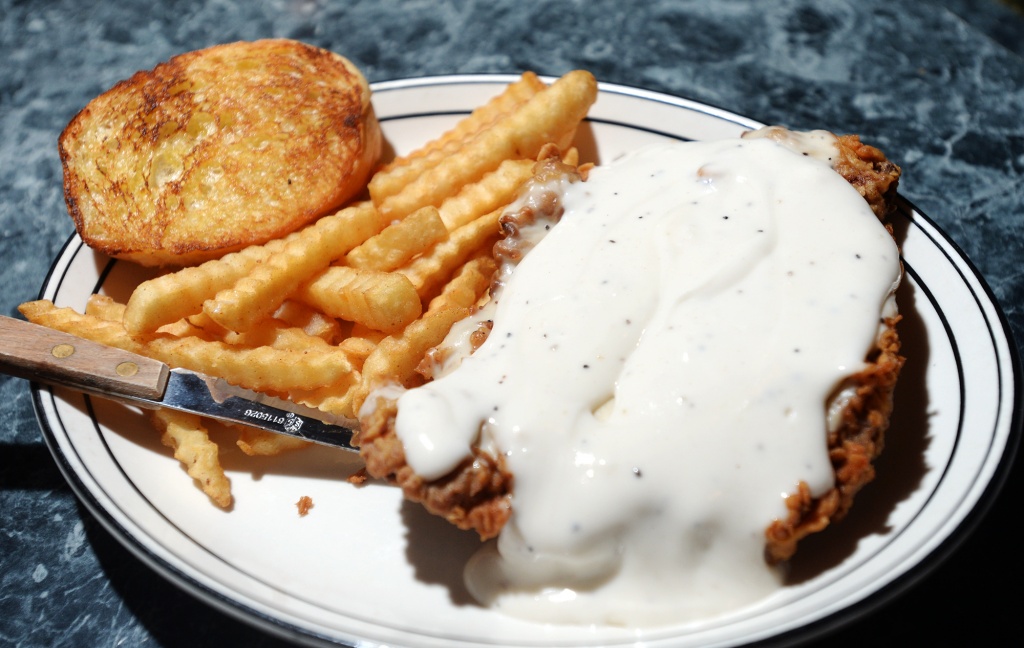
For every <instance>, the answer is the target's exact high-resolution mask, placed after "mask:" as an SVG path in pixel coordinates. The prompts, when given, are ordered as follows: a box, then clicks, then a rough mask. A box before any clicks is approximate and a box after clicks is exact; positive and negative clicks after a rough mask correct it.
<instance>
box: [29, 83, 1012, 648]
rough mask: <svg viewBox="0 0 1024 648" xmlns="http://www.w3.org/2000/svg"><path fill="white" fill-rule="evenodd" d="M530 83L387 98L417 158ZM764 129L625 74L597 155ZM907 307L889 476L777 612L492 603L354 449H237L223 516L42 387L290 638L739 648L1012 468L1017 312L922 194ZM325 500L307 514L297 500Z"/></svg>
mask: <svg viewBox="0 0 1024 648" xmlns="http://www.w3.org/2000/svg"><path fill="white" fill-rule="evenodd" d="M510 80H511V77H494V76H488V77H461V76H460V77H440V78H427V79H419V80H409V81H397V82H390V83H382V84H378V85H376V86H375V94H374V103H375V107H376V110H377V114H378V115H379V117H380V119H381V122H382V124H383V127H384V130H385V134H386V136H387V138H388V140H389V141H390V142H391V144H392V145H393V146H394V148H395V149H396V150H397V151H398V152H400V153H401V152H405V151H407V150H409V149H411V148H413V147H415V146H417V145H419V144H421V143H423V142H424V141H425V140H426V139H429V138H431V137H433V136H435V135H437V134H439V133H440V132H442V131H443V130H444V129H446V128H447V127H449V126H450V125H452V124H453V123H454V122H455V121H456V120H457V119H458V118H459V117H461V116H462V115H464V114H466V113H467V112H468V111H469V110H470V109H472V108H473V107H475V106H478V105H480V104H482V103H483V102H484V101H486V100H487V99H488V98H489V97H491V96H493V95H494V94H496V93H497V92H499V91H500V89H501V88H502V87H503V86H504V85H505V84H506V83H508V82H509V81H510ZM756 126H759V124H757V123H755V122H753V121H751V120H749V119H745V118H743V117H739V116H736V115H733V114H730V113H727V112H725V111H722V110H719V109H715V108H711V107H708V106H705V105H700V104H697V103H694V102H690V101H685V100H681V99H677V98H674V97H668V96H664V95H659V94H655V93H651V92H645V91H641V90H635V89H631V88H624V87H618V86H609V85H604V86H602V88H601V94H600V98H599V100H598V102H597V104H596V105H595V106H594V108H593V110H592V111H591V114H590V118H589V121H588V124H587V125H586V127H585V128H584V129H583V132H581V138H580V141H581V142H582V144H581V149H582V151H583V154H584V156H585V158H587V159H599V160H603V161H607V160H610V159H612V158H614V157H616V156H617V155H619V154H620V153H623V152H625V151H627V150H630V149H633V148H635V147H637V146H640V145H642V144H644V143H647V142H653V141H657V140H663V139H665V138H670V139H671V138H675V139H707V138H714V137H729V136H736V135H738V134H739V133H740V132H742V131H743V130H746V129H748V128H752V127H756ZM895 220H896V230H897V235H898V236H899V237H900V239H901V243H902V246H903V252H904V258H905V263H906V270H907V274H906V281H905V284H904V287H903V288H902V289H901V291H900V294H899V298H900V304H901V310H902V311H903V313H904V315H905V320H904V324H903V336H904V338H905V351H906V354H907V355H908V356H909V358H910V360H909V361H908V364H907V368H906V371H905V373H904V377H903V379H902V381H901V384H900V387H899V391H898V393H897V412H896V416H895V418H894V421H893V428H892V431H891V432H890V435H889V446H888V449H887V452H886V454H885V455H884V456H883V457H882V462H881V464H880V466H879V471H880V475H879V478H878V480H876V482H875V483H874V484H872V485H871V486H869V487H868V488H867V489H866V490H865V491H864V492H863V493H862V494H861V496H860V497H859V499H858V502H857V506H855V507H854V510H853V513H852V514H851V516H850V517H849V518H848V519H847V520H846V521H844V522H843V523H842V524H840V525H837V526H835V527H833V528H832V529H830V530H829V531H827V532H826V533H824V534H820V537H814V538H811V539H809V540H807V541H806V542H805V545H804V546H802V549H801V552H800V553H799V554H798V557H797V561H796V562H795V563H794V565H793V574H792V579H791V580H792V582H791V583H790V584H789V585H787V587H785V588H784V589H783V590H782V591H780V592H779V593H778V594H777V595H774V596H772V597H771V598H770V599H768V600H766V601H764V602H763V603H761V604H759V605H757V606H754V607H752V608H748V609H745V610H742V611H740V612H738V613H736V614H733V615H730V616H728V617H725V618H721V619H717V620H714V621H709V622H705V623H700V624H691V625H681V626H673V627H664V628H656V629H649V630H644V631H628V630H624V629H621V628H619V629H616V628H574V627H552V626H544V625H538V624H533V623H528V622H524V621H519V620H516V619H511V618H507V617H504V616H502V615H500V614H497V613H494V612H491V611H488V610H485V609H481V608H480V607H477V606H476V605H474V604H473V603H472V602H471V600H470V598H469V596H468V595H467V594H466V592H465V590H464V589H463V588H462V585H461V566H462V565H463V564H464V562H465V560H466V558H467V557H468V556H469V554H470V553H471V552H472V551H473V550H474V548H475V546H476V544H477V540H476V538H475V536H473V535H472V534H465V533H461V532H458V531H456V530H454V529H453V528H452V527H450V526H449V525H448V524H447V523H445V522H443V521H441V520H439V519H437V518H433V517H431V516H429V515H427V514H425V513H423V512H422V511H421V510H420V509H419V507H417V506H413V505H408V504H405V503H403V502H402V499H401V497H400V494H399V492H398V491H397V490H396V489H394V488H391V487H388V486H384V485H379V484H370V485H367V486H364V487H361V488H357V487H354V486H352V485H350V484H349V483H347V482H346V480H345V478H346V477H347V476H348V475H349V474H350V473H352V472H353V471H355V470H356V469H357V468H358V467H359V462H358V460H357V459H356V458H354V457H353V456H352V455H350V454H347V453H345V452H343V451H333V450H329V449H316V450H311V451H304V452H300V453H296V454H293V455H290V456H286V457H280V458H273V459H267V460H258V461H254V460H252V459H249V458H247V457H244V456H242V455H240V453H238V452H237V450H233V445H232V444H231V443H230V440H226V441H227V442H226V443H225V444H224V447H225V450H224V452H223V456H222V461H223V463H224V464H225V467H226V468H227V470H228V472H229V476H230V478H231V480H232V486H233V492H234V495H235V500H236V502H235V505H234V508H233V510H231V511H230V512H224V511H221V510H218V509H217V508H215V507H214V506H213V505H211V504H210V503H209V502H208V501H207V500H206V497H205V496H204V495H203V494H202V493H200V491H199V490H198V489H196V488H194V487H193V486H192V485H191V483H190V480H189V478H188V477H187V476H186V475H185V474H184V472H183V470H182V469H181V467H180V466H179V465H178V462H176V461H175V460H174V459H173V458H171V457H170V456H168V453H167V451H166V450H165V449H164V448H162V447H161V446H160V444H159V442H158V440H157V435H156V434H155V433H154V432H153V431H152V430H151V429H149V427H148V425H147V424H146V423H145V422H144V421H143V420H142V418H141V416H140V415H139V414H138V413H137V412H134V411H132V410H129V409H127V408H124V407H121V406H119V405H113V404H110V403H106V402H103V401H99V400H90V399H86V398H84V397H81V396H79V395H76V394H69V393H65V392H62V391H58V392H52V391H50V390H48V389H38V390H37V391H36V392H35V402H36V406H37V413H38V417H39V420H40V423H41V425H42V428H43V430H44V433H45V436H46V439H47V442H48V444H49V446H50V449H51V451H52V452H53V455H54V456H55V458H56V460H57V462H58V464H59V465H60V467H61V469H62V470H63V472H64V474H65V476H66V477H67V479H68V481H69V482H70V483H71V484H72V486H73V487H74V489H75V491H76V493H77V494H78V495H79V497H81V499H82V500H83V501H84V502H85V504H86V505H87V506H88V507H89V509H90V510H91V512H92V513H93V514H95V515H96V517H97V518H98V519H99V520H101V521H102V522H103V524H104V525H105V526H106V527H107V528H108V529H109V530H110V532H111V533H113V534H114V535H115V536H116V537H117V538H118V539H119V540H120V541H121V542H123V543H124V544H125V545H126V546H127V547H128V548H129V549H130V550H132V551H133V552H134V553H136V554H137V555H138V556H140V557H141V558H142V559H143V560H144V561H145V562H146V563H148V564H149V565H151V566H152V567H153V568H154V569H156V570H157V571H158V572H160V573H161V574H163V575H165V576H166V577H168V578H170V579H172V580H173V581H175V582H177V583H179V584H180V585H183V586H184V587H185V588H186V589H188V590H189V591H191V592H193V593H195V594H196V595H197V596H199V597H201V598H203V599H205V600H206V601H208V602H210V603H211V604H214V605H216V606H219V607H221V608H223V609H225V610H227V611H229V612H231V613H233V614H236V615H238V616H240V617H241V618H243V619H246V620H248V621H251V622H253V623H256V624H258V625H261V626H262V627H264V628H267V629H269V630H271V631H274V632H276V633H279V634H281V635H284V636H286V637H289V638H292V639H296V640H301V641H303V642H307V643H314V644H319V643H323V644H352V645H359V646H378V645H388V646H406V645H415V646H427V647H432V646H436V647H440V646H456V647H459V646H461V647H468V646H492V647H495V646H542V645H543V646H548V645H560V646H584V645H586V646H589V645H626V644H632V643H634V642H635V641H636V640H637V639H641V638H642V639H644V640H645V641H646V642H647V644H646V645H649V646H652V647H656V646H667V645H673V646H679V645H682V646H696V645H700V646H728V645H737V644H742V643H747V642H751V641H757V640H764V639H770V638H780V637H786V638H793V637H799V636H801V634H805V633H806V632H807V630H808V629H815V628H820V627H822V625H823V624H828V623H831V622H832V621H835V620H837V619H838V620H842V619H844V618H849V617H851V616H852V615H853V613H854V612H855V611H856V610H862V609H864V608H865V607H866V606H869V605H870V604H871V602H872V601H876V600H878V599H880V598H883V596H882V593H883V592H885V593H888V592H891V591H892V590H893V589H895V588H897V587H898V586H899V585H901V584H906V583H907V582H909V581H911V580H913V576H914V575H916V574H918V573H920V571H921V570H922V566H923V565H927V564H928V563H929V562H931V561H932V560H934V557H935V555H936V553H937V550H938V549H939V548H940V547H942V546H943V545H944V544H945V543H947V542H949V541H950V539H951V538H953V537H954V536H955V535H957V533H958V527H960V526H961V524H962V523H963V522H964V520H965V519H966V517H967V516H968V514H969V513H970V512H971V511H972V510H973V509H974V508H975V507H976V506H978V504H979V503H980V502H982V501H983V500H984V499H985V498H987V497H988V496H989V495H990V493H989V494H986V490H990V486H991V485H992V484H993V483H994V482H995V481H997V477H999V476H1000V474H1001V472H1002V471H1003V470H1004V469H1005V466H1004V465H1003V463H1002V458H1003V455H1004V453H1005V449H1006V448H1007V447H1008V445H1010V444H1011V442H1012V441H1014V440H1015V436H1016V435H1017V434H1019V430H1018V425H1017V419H1016V415H1015V411H1016V408H1017V406H1018V404H1017V403H1016V402H1015V401H1014V397H1015V384H1016V383H1017V381H1018V380H1019V379H1020V377H1019V372H1018V368H1017V362H1016V357H1015V352H1014V350H1013V348H1012V346H1011V344H1010V343H1009V341H1008V338H1009V336H1008V334H1007V330H1006V326H1005V323H1004V320H1003V318H1002V316H1001V314H1000V312H999V309H998V307H997V305H996V304H995V303H994V302H993V299H992V297H991V294H990V293H989V291H988V290H987V289H986V287H985V285H984V283H983V281H982V280H981V279H980V278H979V277H978V274H977V273H976V272H975V270H974V269H973V267H972V266H971V264H970V263H969V261H968V260H967V259H965V258H964V256H963V255H962V254H961V252H960V251H959V250H958V249H957V247H956V246H955V245H954V244H953V243H951V242H950V241H949V240H948V239H947V238H946V237H945V235H944V234H943V233H942V232H940V231H939V230H938V228H937V227H936V226H935V225H934V224H932V223H931V222H930V221H929V220H928V219H927V218H925V217H924V216H923V215H922V214H920V213H919V212H918V211H916V210H915V209H914V208H913V207H911V206H910V205H906V204H904V206H903V209H902V210H901V211H900V213H899V214H898V215H897V216H896V219H895ZM139 279H140V276H139V271H138V269H136V268H134V267H132V266H130V265H129V264H125V263H115V262H111V261H110V260H109V259H107V258H106V257H103V256H100V255H97V254H95V253H93V252H92V251H90V250H89V249H88V248H86V247H84V246H83V245H82V243H81V241H80V239H78V238H77V237H73V238H72V239H71V240H70V241H69V242H68V245H67V246H66V248H65V249H64V251H63V252H62V253H61V255H60V257H59V258H58V259H57V260H56V262H55V263H54V266H53V269H52V271H51V274H50V276H49V277H48V278H47V281H46V284H45V286H44V289H43V293H42V296H43V297H44V298H48V299H52V300H53V301H55V302H56V303H57V304H58V305H63V306H71V307H74V308H76V309H79V310H81V309H83V308H84V306H85V302H86V299H87V297H88V295H89V294H90V293H92V292H97V291H100V292H106V293H109V294H112V295H114V296H115V297H118V298H121V299H124V298H126V296H127V292H128V291H129V290H130V287H131V286H133V285H134V284H135V282H137V281H138V280H139ZM303 495H308V496H310V497H312V499H313V501H314V508H313V510H312V511H311V512H310V514H309V515H308V516H306V517H299V516H298V514H297V511H296V507H295V502H296V501H297V500H298V499H299V497H300V496H303Z"/></svg>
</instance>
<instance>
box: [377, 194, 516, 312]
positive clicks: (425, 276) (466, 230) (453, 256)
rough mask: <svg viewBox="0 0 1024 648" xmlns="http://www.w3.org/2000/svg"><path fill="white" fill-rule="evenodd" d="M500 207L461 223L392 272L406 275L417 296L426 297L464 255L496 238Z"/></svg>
mask: <svg viewBox="0 0 1024 648" xmlns="http://www.w3.org/2000/svg"><path fill="white" fill-rule="evenodd" d="M503 211H504V208H501V209H496V210H494V211H492V212H490V213H489V214H484V215H483V216H480V217H479V218H477V219H476V220H474V221H472V222H470V223H467V224H466V225H463V226H462V227H460V228H459V229H457V230H455V231H454V232H452V233H451V236H449V237H448V240H447V241H445V242H444V243H439V244H438V245H436V246H435V247H434V249H433V250H431V251H430V253H429V254H425V255H423V256H421V257H419V258H417V259H414V260H413V261H412V263H410V264H409V265H407V266H405V267H404V268H399V269H398V270H396V272H398V273H401V274H403V275H405V276H406V277H408V278H409V281H411V282H412V285H413V286H415V287H416V292H417V293H418V294H419V295H420V297H421V298H423V299H426V298H427V296H428V295H431V294H432V293H433V292H434V290H435V289H437V288H438V287H440V286H441V285H442V284H443V283H445V282H446V281H447V280H448V278H449V277H451V276H452V274H453V273H454V272H455V270H456V269H457V268H458V267H459V266H460V265H462V264H463V263H465V261H466V260H467V259H469V258H470V257H472V256H473V255H474V254H475V253H476V252H478V251H480V250H481V249H484V248H485V247H487V248H489V247H490V245H491V244H493V243H494V242H495V241H496V240H497V239H498V233H499V232H498V219H499V218H500V217H501V214H502V212H503Z"/></svg>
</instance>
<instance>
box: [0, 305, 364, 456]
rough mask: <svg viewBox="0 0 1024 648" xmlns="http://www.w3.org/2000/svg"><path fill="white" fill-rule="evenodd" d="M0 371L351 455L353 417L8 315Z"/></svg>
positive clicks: (0, 324) (1, 330)
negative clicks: (246, 427) (303, 440)
mask: <svg viewBox="0 0 1024 648" xmlns="http://www.w3.org/2000/svg"><path fill="white" fill-rule="evenodd" d="M0 371H2V372H3V373H7V374H10V375H12V376H18V377H20V378H27V379H28V380H31V381H33V382H40V383H45V384H49V385H58V386H62V387H68V388H71V389H73V390H76V391H80V392H84V393H87V394H90V395H94V396H99V397H101V398H107V399H111V400H117V401H121V402H124V403H129V404H132V405H137V406H139V407H143V408H147V409H154V408H159V407H169V408H171V409H176V410H181V411H183V412H192V413H194V414H198V415H200V416H204V417H208V418H212V419H216V420H218V421H223V422H226V423H229V424H230V423H241V424H243V425H248V426H250V427H255V428H260V429H263V430H268V431H270V432H275V433H277V434H286V435H289V436H293V437H299V438H301V439H306V440H308V441H313V442H315V443H320V444H323V445H329V446H334V447H338V448H344V449H346V450H352V451H357V449H356V448H355V447H353V445H352V435H353V433H354V432H353V431H354V430H355V429H356V426H357V422H356V421H354V420H351V419H347V418H344V417H338V416H334V415H331V414H329V413H327V412H321V411H320V410H317V409H314V408H312V407H306V406H304V405H299V404H297V403H292V402H291V401H287V400H284V399H281V398H275V397H273V396H267V395H266V394H261V393H259V392H255V391H252V390H250V389H244V388H242V387H237V386H235V385H232V384H230V383H228V382H227V381H225V380H224V379H222V378H215V377H212V376H206V375H203V374H201V373H198V372H195V371H189V370H187V369H179V368H175V369H171V368H170V367H169V366H168V365H166V364H165V363H163V362H160V361H159V360H154V359H152V358H147V357H145V356H141V355H138V354H135V353H131V352H129V351H124V350H122V349H117V348H114V347H109V346H106V345H103V344H99V343H97V342H92V341H90V340H86V339H84V338H80V337H76V336H74V335H71V334H68V333H64V332H62V331H57V330H54V329H50V328H47V327H45V326H40V325H38V324H32V323H31V322H26V321H24V320H19V319H15V318H12V317H5V316H0Z"/></svg>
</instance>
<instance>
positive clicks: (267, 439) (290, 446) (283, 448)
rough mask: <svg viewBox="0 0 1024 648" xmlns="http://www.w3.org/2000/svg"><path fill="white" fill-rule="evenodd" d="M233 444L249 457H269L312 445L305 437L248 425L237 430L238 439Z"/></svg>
mask: <svg viewBox="0 0 1024 648" xmlns="http://www.w3.org/2000/svg"><path fill="white" fill-rule="evenodd" d="M235 444H236V445H237V446H238V447H239V448H240V449H241V450H242V452H244V453H245V454H247V455H249V456H250V457H270V456H274V455H279V454H281V453H282V452H287V451H289V450H301V449H302V448H308V447H309V446H311V445H313V444H312V442H310V441H307V440H305V439H300V438H298V437H292V436H286V435H284V434H274V433H273V432H267V431H266V430H260V429H257V428H250V427H243V428H241V429H240V430H239V432H238V440H237V441H235Z"/></svg>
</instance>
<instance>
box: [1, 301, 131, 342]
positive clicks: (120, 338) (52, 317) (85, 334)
mask: <svg viewBox="0 0 1024 648" xmlns="http://www.w3.org/2000/svg"><path fill="white" fill-rule="evenodd" d="M18 310H19V311H20V312H21V314H22V315H24V316H25V319H27V320H28V321H30V322H32V323H34V324H39V325H41V326H46V327H48V328H52V329H55V330H58V331H64V332H65V333H71V334H73V335H77V336H78V337H81V338H85V339H87V340H92V341H93V342H99V343H100V344H105V345H107V346H112V347H117V348H118V349H124V350H125V351H131V352H132V353H138V354H140V355H145V353H143V351H144V349H145V347H144V345H143V343H141V342H137V341H135V340H134V339H133V338H132V337H131V336H130V335H128V332H127V331H125V330H124V325H123V324H122V323H121V322H112V321H109V320H105V319H101V318H99V317H94V316H92V315H84V314H82V313H79V312H77V311H75V310H74V309H72V308H67V307H58V306H55V305H54V303H53V302H52V301H50V300H48V299H39V300H36V301H29V302H24V303H23V304H21V305H20V306H18Z"/></svg>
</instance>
